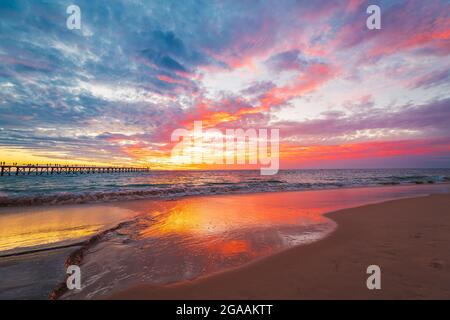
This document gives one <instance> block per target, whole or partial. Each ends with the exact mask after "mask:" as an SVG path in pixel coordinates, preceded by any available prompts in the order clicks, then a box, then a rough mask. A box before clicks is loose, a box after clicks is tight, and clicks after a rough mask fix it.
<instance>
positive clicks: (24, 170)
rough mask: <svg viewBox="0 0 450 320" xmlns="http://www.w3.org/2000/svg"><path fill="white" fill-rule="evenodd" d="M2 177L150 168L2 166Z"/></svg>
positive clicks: (139, 170) (113, 171) (132, 170)
mask: <svg viewBox="0 0 450 320" xmlns="http://www.w3.org/2000/svg"><path fill="white" fill-rule="evenodd" d="M0 167H1V168H0V176H6V175H8V176H12V175H16V176H18V175H52V174H55V175H57V174H94V173H121V172H148V171H150V168H144V167H114V166H111V167H102V166H85V165H58V164H54V165H45V164H44V165H42V164H36V165H34V164H28V165H14V164H13V165H11V164H1V165H0Z"/></svg>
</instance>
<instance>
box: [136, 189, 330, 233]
mask: <svg viewBox="0 0 450 320" xmlns="http://www.w3.org/2000/svg"><path fill="white" fill-rule="evenodd" d="M244 197H245V198H244ZM241 199H242V200H244V199H245V201H240V200H241ZM299 201H300V202H301V199H298V198H295V197H292V194H289V193H277V194H275V196H274V194H269V193H267V194H253V195H248V194H247V195H245V196H244V195H233V196H212V197H203V198H186V199H181V200H178V201H176V202H175V204H173V205H170V206H168V207H167V208H166V209H167V212H166V213H165V214H163V215H161V216H159V217H158V222H157V223H156V225H150V226H149V227H148V228H144V229H143V230H142V231H141V234H140V235H141V236H142V237H146V236H155V235H167V234H177V235H180V234H187V235H195V236H212V235H218V234H223V233H226V232H230V231H233V230H238V229H246V228H261V227H271V226H276V225H279V226H282V225H304V224H311V223H315V224H316V223H321V222H326V221H327V219H326V218H324V217H323V216H322V215H321V214H322V213H324V212H326V211H330V210H332V209H333V208H330V207H313V206H309V207H308V206H305V203H303V205H302V207H303V208H302V209H299V206H298V202H299ZM308 201H312V199H311V198H309V199H308ZM300 208H301V207H300Z"/></svg>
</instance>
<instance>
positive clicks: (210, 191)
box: [0, 175, 450, 207]
mask: <svg viewBox="0 0 450 320" xmlns="http://www.w3.org/2000/svg"><path fill="white" fill-rule="evenodd" d="M448 182H450V177H447V176H418V175H415V176H388V177H378V178H375V177H373V178H370V179H369V180H363V181H359V180H356V179H355V180H353V181H352V182H351V183H342V182H337V181H331V182H314V183H312V182H304V183H302V182H286V181H283V180H257V179H249V180H246V181H241V182H236V183H230V182H214V183H211V182H209V183H206V184H203V185H196V186H193V185H182V184H174V185H163V184H154V185H150V186H151V187H142V185H141V189H123V190H108V191H89V192H87V191H85V192H55V193H50V194H33V195H24V196H3V195H0V207H7V206H37V205H60V204H81V203H91V202H110V201H124V200H140V199H173V198H179V197H185V196H194V195H215V194H239V193H257V192H277V191H302V190H315V189H333V188H342V187H363V186H375V185H398V184H423V183H448ZM128 187H129V186H128Z"/></svg>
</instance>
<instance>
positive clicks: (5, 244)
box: [0, 206, 131, 251]
mask: <svg viewBox="0 0 450 320" xmlns="http://www.w3.org/2000/svg"><path fill="white" fill-rule="evenodd" d="M127 216H131V211H130V210H124V209H119V208H114V207H107V206H90V207H84V206H74V207H52V208H39V209H38V210H36V209H34V210H26V209H23V210H22V211H20V212H17V210H16V211H15V212H4V213H1V214H0V251H5V250H11V249H14V248H19V247H21V248H25V247H34V246H42V245H49V244H54V243H57V242H62V241H72V240H80V239H84V238H86V237H88V236H91V235H93V234H95V233H96V232H98V231H99V230H102V229H106V228H108V227H111V226H112V225H114V224H116V223H118V222H119V221H120V220H122V219H124V218H125V217H127Z"/></svg>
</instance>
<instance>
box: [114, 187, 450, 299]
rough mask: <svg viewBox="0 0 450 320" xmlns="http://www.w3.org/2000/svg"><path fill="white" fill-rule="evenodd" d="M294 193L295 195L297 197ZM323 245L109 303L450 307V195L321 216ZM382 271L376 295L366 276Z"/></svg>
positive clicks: (133, 292)
mask: <svg viewBox="0 0 450 320" xmlns="http://www.w3.org/2000/svg"><path fill="white" fill-rule="evenodd" d="M294 194H295V193H293V195H294ZM326 216H327V217H328V218H330V219H332V220H334V221H335V222H336V223H337V224H338V228H337V229H336V231H335V232H333V233H332V234H331V235H329V236H328V237H327V238H326V239H324V240H320V241H318V242H315V243H312V244H308V245H304V246H298V247H294V248H290V249H287V250H285V251H282V252H279V253H276V254H274V255H271V256H268V257H264V258H261V259H259V260H256V261H254V262H251V263H248V264H246V265H244V266H242V267H239V268H235V269H233V270H229V271H226V272H221V273H216V274H213V275H209V276H204V277H200V278H197V279H195V280H193V281H185V282H182V283H179V284H174V285H168V286H155V285H139V286H133V287H131V288H129V289H127V290H124V291H122V292H119V293H117V294H114V295H112V296H111V297H110V298H112V299H449V298H450V251H449V243H450V195H449V194H435V195H431V196H426V197H417V198H411V199H400V200H393V201H387V202H384V203H380V204H371V205H365V206H362V207H356V208H352V209H344V210H340V211H336V212H332V213H329V214H326ZM374 264H375V265H378V266H380V268H381V290H368V289H367V287H366V279H367V277H368V275H367V274H366V269H367V267H368V266H369V265H374Z"/></svg>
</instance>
